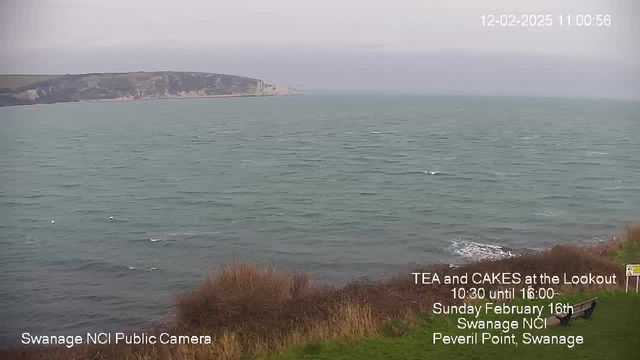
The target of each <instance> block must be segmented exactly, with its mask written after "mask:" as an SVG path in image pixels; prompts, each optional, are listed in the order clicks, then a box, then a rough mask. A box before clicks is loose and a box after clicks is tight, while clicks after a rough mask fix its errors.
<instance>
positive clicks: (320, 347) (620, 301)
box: [263, 292, 640, 360]
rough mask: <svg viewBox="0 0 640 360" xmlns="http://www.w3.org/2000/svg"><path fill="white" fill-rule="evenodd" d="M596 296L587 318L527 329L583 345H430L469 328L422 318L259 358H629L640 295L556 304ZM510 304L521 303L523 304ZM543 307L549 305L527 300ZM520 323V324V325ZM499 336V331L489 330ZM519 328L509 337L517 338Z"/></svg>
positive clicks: (446, 319) (451, 320)
mask: <svg viewBox="0 0 640 360" xmlns="http://www.w3.org/2000/svg"><path fill="white" fill-rule="evenodd" d="M595 296H597V297H598V298H599V301H600V302H599V304H598V308H597V310H596V312H595V314H594V317H593V318H592V319H589V320H580V319H578V320H576V321H574V322H572V324H571V325H570V326H569V327H568V328H564V327H561V326H552V327H549V328H548V329H544V330H533V331H531V330H526V331H527V332H531V333H532V334H534V335H543V334H548V335H582V336H583V337H584V344H582V345H575V347H573V348H569V347H567V346H566V345H560V344H555V345H539V344H537V345H525V344H523V343H519V344H518V345H517V346H514V345H492V344H483V345H443V344H441V343H438V344H436V345H434V344H433V340H432V336H433V335H432V334H433V333H434V332H440V333H443V334H452V335H453V334H455V335H468V334H470V333H472V331H469V330H459V329H458V328H457V327H456V321H457V318H458V316H433V317H429V316H423V317H422V318H421V319H420V320H419V321H420V325H419V327H418V328H416V329H413V330H411V331H410V332H409V333H407V334H403V335H400V336H394V337H376V338H370V339H365V340H360V341H332V342H327V343H324V344H314V345H313V348H312V349H313V351H309V348H308V345H307V346H297V347H292V348H290V349H289V350H288V351H286V352H284V353H282V354H279V355H275V356H270V357H265V358H263V359H267V358H268V359H271V360H298V359H309V360H311V359H316V360H324V359H326V360H329V359H331V360H339V359H352V360H357V359H363V360H375V359H450V360H454V359H509V360H512V359H525V360H526V359H532V360H534V359H535V360H540V359H545V360H546V359H584V360H587V359H593V360H596V359H597V360H602V359H633V358H635V357H636V356H637V355H638V351H639V350H640V349H639V348H638V344H637V342H635V341H634V339H638V331H640V329H639V328H638V325H639V324H640V295H636V294H624V293H620V292H591V293H581V294H575V295H570V296H563V297H561V299H558V301H563V302H565V301H566V302H570V303H577V302H580V301H582V300H584V299H588V298H591V297H595ZM514 303H521V304H522V303H525V302H524V301H519V302H514ZM530 303H531V304H533V303H536V304H546V303H548V302H541V301H538V302H530ZM481 317H482V318H484V319H498V320H506V319H518V317H513V316H512V317H507V316H495V315H494V316H489V315H482V316H481ZM520 324H521V322H520ZM479 331H480V332H482V330H479ZM489 332H491V333H492V334H495V335H498V334H500V331H499V330H497V331H489ZM523 332H525V331H523V330H522V329H518V330H514V331H513V332H512V333H513V334H515V335H516V338H521V334H522V333H523Z"/></svg>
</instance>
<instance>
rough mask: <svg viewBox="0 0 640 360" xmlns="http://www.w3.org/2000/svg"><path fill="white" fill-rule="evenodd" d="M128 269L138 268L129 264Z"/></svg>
mask: <svg viewBox="0 0 640 360" xmlns="http://www.w3.org/2000/svg"><path fill="white" fill-rule="evenodd" d="M127 269H129V270H135V269H136V267H135V266H131V265H128V266H127Z"/></svg>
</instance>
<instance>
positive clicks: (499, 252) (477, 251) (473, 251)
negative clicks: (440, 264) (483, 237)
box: [449, 238, 514, 260]
mask: <svg viewBox="0 0 640 360" xmlns="http://www.w3.org/2000/svg"><path fill="white" fill-rule="evenodd" d="M449 250H450V251H451V252H453V253H454V254H456V255H458V256H462V257H464V258H469V259H474V260H494V259H502V258H505V257H512V256H514V253H513V251H512V249H510V248H508V247H505V246H500V245H490V244H483V243H478V242H475V241H470V240H462V239H460V238H456V239H453V240H451V246H450V247H449Z"/></svg>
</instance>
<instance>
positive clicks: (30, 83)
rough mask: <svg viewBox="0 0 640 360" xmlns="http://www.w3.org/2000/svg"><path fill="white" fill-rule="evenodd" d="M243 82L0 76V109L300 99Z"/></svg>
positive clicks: (164, 76) (230, 78) (178, 76)
mask: <svg viewBox="0 0 640 360" xmlns="http://www.w3.org/2000/svg"><path fill="white" fill-rule="evenodd" d="M300 94H302V92H301V91H299V90H296V89H293V88H290V87H283V86H276V85H269V84H265V83H264V81H262V80H259V79H253V78H248V77H243V76H235V75H224V74H212V73H200V72H176V71H159V72H135V73H91V74H75V75H60V76H57V75H0V106H9V105H29V104H50V103H57V102H74V101H91V100H93V101H96V100H138V99H169V98H197V97H229V96H277V95H300Z"/></svg>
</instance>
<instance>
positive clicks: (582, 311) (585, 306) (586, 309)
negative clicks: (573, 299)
mask: <svg viewBox="0 0 640 360" xmlns="http://www.w3.org/2000/svg"><path fill="white" fill-rule="evenodd" d="M597 300H598V298H593V299H589V300H586V301H583V302H581V303H578V304H575V305H572V306H571V307H570V308H569V311H568V312H567V313H556V314H552V315H553V316H554V317H555V318H556V319H558V320H560V325H562V326H569V321H570V320H571V319H574V318H576V317H579V316H581V315H582V317H584V318H585V319H588V318H590V317H591V316H592V315H593V312H594V311H595V310H596V305H598V301H597Z"/></svg>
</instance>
